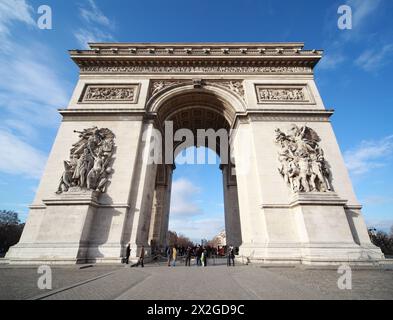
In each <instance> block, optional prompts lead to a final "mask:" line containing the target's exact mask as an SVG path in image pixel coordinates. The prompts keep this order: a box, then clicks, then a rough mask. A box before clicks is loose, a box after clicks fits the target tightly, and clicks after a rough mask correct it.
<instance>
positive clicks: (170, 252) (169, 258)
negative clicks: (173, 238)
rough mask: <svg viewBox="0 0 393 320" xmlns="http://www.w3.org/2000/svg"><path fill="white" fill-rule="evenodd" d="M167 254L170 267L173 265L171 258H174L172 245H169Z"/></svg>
mask: <svg viewBox="0 0 393 320" xmlns="http://www.w3.org/2000/svg"><path fill="white" fill-rule="evenodd" d="M166 256H167V258H168V267H170V266H171V260H172V249H171V247H168V248H167V249H166Z"/></svg>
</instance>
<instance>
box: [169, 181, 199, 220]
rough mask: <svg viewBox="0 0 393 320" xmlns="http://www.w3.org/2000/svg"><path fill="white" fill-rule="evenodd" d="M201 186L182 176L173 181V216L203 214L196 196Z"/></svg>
mask: <svg viewBox="0 0 393 320" xmlns="http://www.w3.org/2000/svg"><path fill="white" fill-rule="evenodd" d="M199 192H200V188H199V187H197V186H195V185H194V184H193V183H192V182H191V181H189V180H187V179H185V178H180V179H177V180H175V181H173V183H172V199H171V213H170V214H171V217H174V218H176V217H180V216H182V217H184V216H187V217H191V216H196V215H200V214H202V213H203V212H202V209H201V208H200V207H199V205H198V204H197V202H198V201H197V200H195V199H194V196H195V195H196V194H198V193H199Z"/></svg>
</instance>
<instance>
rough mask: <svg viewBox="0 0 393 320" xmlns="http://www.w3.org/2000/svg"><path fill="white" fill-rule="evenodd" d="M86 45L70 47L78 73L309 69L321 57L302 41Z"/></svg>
mask: <svg viewBox="0 0 393 320" xmlns="http://www.w3.org/2000/svg"><path fill="white" fill-rule="evenodd" d="M90 46H91V50H71V51H70V55H71V58H72V59H73V60H74V61H75V63H76V64H77V65H78V66H79V67H80V70H81V73H242V74H244V73H262V74H263V73H312V69H313V68H314V66H315V65H316V63H317V62H318V61H319V60H320V58H321V57H322V51H320V50H303V44H302V43H276V44H274V43H254V44H246V43H244V44H241V43H237V44H236V43H232V44H211V43H195V44H132V43H130V44H118V43H117V44H116V43H109V44H105V43H104V44H91V45H90Z"/></svg>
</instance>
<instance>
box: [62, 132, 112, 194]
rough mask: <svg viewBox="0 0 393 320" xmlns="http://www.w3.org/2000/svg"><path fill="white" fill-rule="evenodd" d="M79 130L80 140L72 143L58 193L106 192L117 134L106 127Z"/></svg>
mask: <svg viewBox="0 0 393 320" xmlns="http://www.w3.org/2000/svg"><path fill="white" fill-rule="evenodd" d="M74 132H76V133H79V141H78V142H76V143H75V144H73V145H72V148H71V150H70V159H69V160H65V161H64V172H63V174H62V176H61V178H60V183H59V187H58V189H57V191H56V193H57V194H61V193H63V192H68V191H69V190H70V189H72V190H73V191H81V190H93V191H99V192H106V189H107V186H108V183H109V176H110V174H111V173H112V168H111V162H112V160H113V159H112V156H113V152H114V147H115V146H114V137H115V136H114V134H113V133H112V131H110V130H109V129H107V128H101V129H98V128H97V127H92V128H88V129H84V130H83V131H74Z"/></svg>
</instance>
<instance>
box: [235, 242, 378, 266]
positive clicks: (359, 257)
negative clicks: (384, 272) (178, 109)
mask: <svg viewBox="0 0 393 320" xmlns="http://www.w3.org/2000/svg"><path fill="white" fill-rule="evenodd" d="M237 260H238V261H239V262H242V263H255V264H306V265H321V266H327V265H341V264H344V263H346V264H349V265H359V266H376V265H379V264H380V263H381V262H383V261H384V255H383V254H382V253H381V251H380V250H379V248H376V247H375V246H372V247H360V246H358V245H354V244H344V243H342V244H339V243H330V244H329V243H323V244H319V245H318V244H312V245H311V244H297V245H296V244H280V245H279V244H267V245H255V244H253V245H242V246H240V249H239V255H238V256H237Z"/></svg>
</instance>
